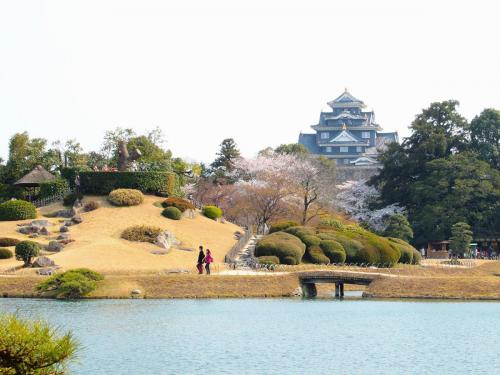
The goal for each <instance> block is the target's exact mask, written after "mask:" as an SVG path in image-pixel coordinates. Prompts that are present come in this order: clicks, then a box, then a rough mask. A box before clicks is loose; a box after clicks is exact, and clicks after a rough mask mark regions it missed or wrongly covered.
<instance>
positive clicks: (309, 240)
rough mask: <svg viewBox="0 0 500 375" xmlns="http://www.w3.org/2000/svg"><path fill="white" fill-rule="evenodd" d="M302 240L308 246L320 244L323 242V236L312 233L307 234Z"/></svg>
mask: <svg viewBox="0 0 500 375" xmlns="http://www.w3.org/2000/svg"><path fill="white" fill-rule="evenodd" d="M301 240H302V242H304V244H305V245H306V247H311V246H318V245H319V243H320V242H321V238H319V237H317V236H313V235H311V234H306V235H304V236H302V238H301Z"/></svg>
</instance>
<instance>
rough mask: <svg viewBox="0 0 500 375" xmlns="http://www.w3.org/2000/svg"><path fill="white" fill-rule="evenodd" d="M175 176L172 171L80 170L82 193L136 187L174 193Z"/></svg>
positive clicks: (166, 193) (150, 190)
mask: <svg viewBox="0 0 500 375" xmlns="http://www.w3.org/2000/svg"><path fill="white" fill-rule="evenodd" d="M176 180H177V176H176V175H175V173H173V172H80V189H81V191H82V193H84V194H94V195H108V194H109V193H110V192H111V191H113V190H115V189H120V188H124V189H137V190H140V191H142V192H143V193H148V194H156V195H161V196H171V195H174V193H175V189H176Z"/></svg>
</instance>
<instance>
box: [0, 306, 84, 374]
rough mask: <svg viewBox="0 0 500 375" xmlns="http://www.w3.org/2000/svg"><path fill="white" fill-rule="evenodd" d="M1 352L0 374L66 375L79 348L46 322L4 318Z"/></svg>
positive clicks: (0, 328)
mask: <svg viewBox="0 0 500 375" xmlns="http://www.w3.org/2000/svg"><path fill="white" fill-rule="evenodd" d="M0 348H1V350H0V373H1V374H5V375H15V374H26V375H35V374H36V375H49V374H51V375H55V374H66V373H67V371H68V364H69V362H72V361H73V360H74V359H75V355H76V353H77V351H78V349H79V344H78V343H77V342H76V340H75V339H74V338H73V335H72V334H71V332H67V333H65V334H60V333H59V331H58V330H57V328H54V327H51V326H50V325H49V324H47V323H46V322H44V321H41V320H27V319H21V318H18V317H17V316H16V315H14V314H2V315H0Z"/></svg>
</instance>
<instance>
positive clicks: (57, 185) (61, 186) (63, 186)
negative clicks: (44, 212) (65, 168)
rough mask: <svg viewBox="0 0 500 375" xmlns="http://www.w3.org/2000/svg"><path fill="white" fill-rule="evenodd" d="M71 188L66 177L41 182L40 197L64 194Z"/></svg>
mask: <svg viewBox="0 0 500 375" xmlns="http://www.w3.org/2000/svg"><path fill="white" fill-rule="evenodd" d="M68 189H69V184H68V181H67V180H65V179H64V178H56V179H54V180H52V181H46V182H42V183H40V190H39V192H38V198H39V199H43V198H49V197H52V196H54V195H62V194H64V193H66V192H67V191H68Z"/></svg>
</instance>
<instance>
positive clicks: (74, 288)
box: [37, 268, 104, 298]
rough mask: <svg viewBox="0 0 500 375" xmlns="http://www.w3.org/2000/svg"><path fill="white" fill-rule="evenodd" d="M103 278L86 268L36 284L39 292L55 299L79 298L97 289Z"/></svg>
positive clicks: (64, 273)
mask: <svg viewBox="0 0 500 375" xmlns="http://www.w3.org/2000/svg"><path fill="white" fill-rule="evenodd" d="M103 279H104V277H103V276H102V275H101V274H99V273H97V272H95V271H92V270H90V269H87V268H77V269H74V270H69V271H66V272H63V273H60V274H57V275H54V276H51V277H50V278H48V279H47V280H45V281H43V282H41V283H40V284H38V286H37V289H38V290H39V291H41V292H50V293H53V294H54V295H55V297H57V298H81V297H83V296H85V295H87V294H89V293H90V292H92V291H94V290H95V289H96V287H97V282H98V281H101V280H103Z"/></svg>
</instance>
